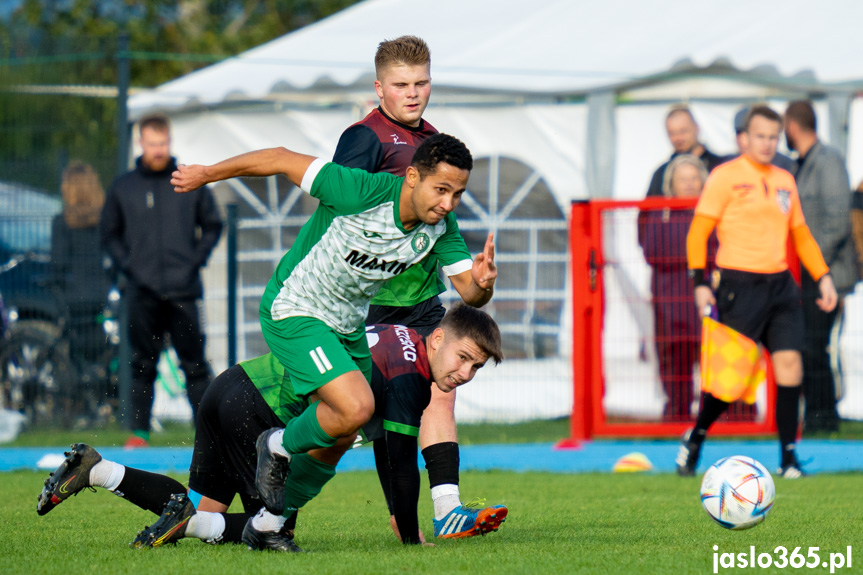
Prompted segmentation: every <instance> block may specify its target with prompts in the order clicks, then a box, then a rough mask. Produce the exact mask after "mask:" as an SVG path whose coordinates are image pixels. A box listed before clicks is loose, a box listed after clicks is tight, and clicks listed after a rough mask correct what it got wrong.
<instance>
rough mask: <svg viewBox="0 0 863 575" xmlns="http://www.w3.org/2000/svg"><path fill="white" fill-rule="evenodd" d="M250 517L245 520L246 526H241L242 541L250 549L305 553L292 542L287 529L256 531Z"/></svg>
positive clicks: (292, 539) (292, 537) (292, 538)
mask: <svg viewBox="0 0 863 575" xmlns="http://www.w3.org/2000/svg"><path fill="white" fill-rule="evenodd" d="M252 519H254V517H249V520H248V521H246V526H245V527H244V528H243V538H242V539H243V543H245V544H246V545H248V546H249V549H251V550H252V551H263V550H265V549H270V550H272V551H281V552H283V553H305V551H303V550H302V549H301V548H300V546H299V545H297V544H296V543H295V542H294V536H293V535H290V534H289V533H288V532H287V530H286V529H285V528H284V527H282V528H281V529H280V530H279V531H258V530H257V529H255V527H254V526H253V525H252Z"/></svg>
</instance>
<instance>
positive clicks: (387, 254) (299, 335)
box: [172, 134, 497, 515]
mask: <svg viewBox="0 0 863 575" xmlns="http://www.w3.org/2000/svg"><path fill="white" fill-rule="evenodd" d="M472 168H473V159H472V157H471V155H470V152H469V151H468V150H467V148H466V147H465V146H464V144H463V143H462V142H460V141H459V140H458V139H456V138H454V137H452V136H449V135H446V134H436V135H434V136H432V137H430V138H428V139H426V140H425V141H424V142H423V143H422V144H421V145H420V146H419V147H418V148H417V151H416V154H415V155H414V159H413V160H412V162H411V165H410V167H408V169H407V171H406V173H405V176H404V177H396V176H393V175H392V174H387V173H378V174H369V173H368V172H365V171H363V170H358V169H348V168H344V167H341V166H338V165H336V164H333V163H328V162H325V161H323V160H321V159H318V158H314V157H312V156H307V155H303V154H298V153H296V152H292V151H290V150H287V149H285V148H271V149H266V150H258V151H255V152H249V153H247V154H242V155H239V156H235V157H233V158H229V159H227V160H224V161H222V162H219V163H217V164H214V165H212V166H198V165H190V166H180V167H179V168H178V170H177V171H176V172H175V173H174V179H173V180H172V183H173V184H174V186H175V189H176V191H178V192H185V191H189V190H192V189H197V188H198V187H200V186H201V185H204V184H205V183H210V182H215V181H219V180H223V179H227V178H232V177H239V176H268V175H273V174H284V175H285V176H287V177H288V179H289V180H290V181H291V182H293V183H294V184H296V185H299V186H301V187H302V189H303V190H305V191H307V192H309V193H310V194H311V195H312V196H313V197H316V198H318V199H319V200H320V202H321V203H320V205H319V207H318V208H317V209H316V210H315V212H314V214H312V216H311V218H310V219H309V221H308V222H307V223H306V224H305V225H304V226H303V228H302V230H301V231H300V233H299V235H298V237H297V240H296V242H295V243H294V246H293V247H292V248H291V250H290V251H288V253H287V254H285V256H284V257H283V258H282V260H281V262H280V263H279V265H278V266H277V268H276V272H275V273H274V275H273V277H272V278H271V280H270V282H269V283H268V285H267V288H266V290H265V293H264V296H263V298H262V300H261V308H260V314H261V326H262V328H263V332H264V339H265V340H266V342H267V344H268V346H269V347H270V351H271V352H272V353H273V354H274V355H275V356H276V357H277V358H278V360H279V361H280V362H281V363H282V365H283V366H284V367H285V369H286V370H287V372H288V373H289V374H290V375H291V379H292V381H293V384H294V388H295V390H296V392H297V394H298V395H300V396H308V395H311V394H312V393H315V394H316V396H317V397H318V398H319V400H318V401H316V402H315V403H313V404H312V405H310V407H309V408H308V409H306V411H304V412H303V414H302V415H300V416H299V417H297V418H295V419H294V420H292V421H291V422H289V423H288V424H287V425H286V427H285V430H284V433H283V438H282V445H283V446H284V448H285V451H286V452H287V453H304V452H306V451H309V450H313V449H319V448H326V447H329V446H332V445H334V444H335V443H336V441H337V440H338V439H339V438H342V437H349V436H352V435H353V434H354V433H356V431H357V430H358V429H359V428H360V427H361V426H362V425H363V424H364V423H365V422H366V421H368V419H369V418H370V417H371V415H372V413H373V411H374V396H373V394H372V392H371V389H370V388H369V385H368V379H369V374H370V369H371V360H370V353H369V349H368V344H367V342H366V338H365V336H364V330H363V324H364V322H363V320H364V319H365V317H366V313H367V309H368V304H369V300H370V299H371V297H372V296H373V295H374V294H375V292H376V291H377V289H378V288H379V287H380V286H381V285H382V284H383V283H384V282H385V281H386V280H388V279H390V278H392V277H395V276H396V275H398V274H400V273H402V272H404V271H405V270H407V269H408V268H409V267H410V266H412V265H414V264H417V263H419V262H420V261H421V260H422V259H423V258H425V257H426V256H428V255H429V254H433V255H434V256H436V257H437V259H438V261H439V262H440V263H441V265H442V266H443V269H444V271H445V273H447V275H448V276H449V277H450V279H451V281H452V283H453V286H454V287H455V289H456V290H457V291H458V292H459V294H460V295H461V297H462V299H463V300H464V301H465V302H466V303H468V304H470V305H472V306H474V307H480V306H482V305H484V304H485V303H487V302H488V301H489V299H491V296H492V292H493V286H494V282H495V279H496V278H497V268H496V266H495V264H494V244H493V237H492V235H491V234H489V237H488V239H487V241H486V245H485V247H484V249H483V252H482V253H480V254H479V255H478V256H477V257H476V258H475V259H474V260H473V262H471V260H470V254H469V252H468V251H467V247H466V246H465V244H464V240H463V239H462V237H461V235H460V234H459V232H458V225H457V223H456V220H455V216H454V214H452V212H453V210H454V209H455V208H456V206H458V203H459V201H460V199H461V195H462V193H463V192H464V190H465V189H466V186H467V181H468V177H469V176H470V170H471V169H472ZM290 512H291V510H288V509H286V510H284V513H285V514H286V515H287V514H289V513H290Z"/></svg>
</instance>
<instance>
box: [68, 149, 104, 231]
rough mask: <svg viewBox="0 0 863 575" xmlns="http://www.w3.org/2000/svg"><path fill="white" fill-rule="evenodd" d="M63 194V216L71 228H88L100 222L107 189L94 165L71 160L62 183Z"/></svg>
mask: <svg viewBox="0 0 863 575" xmlns="http://www.w3.org/2000/svg"><path fill="white" fill-rule="evenodd" d="M60 192H61V194H62V195H63V218H64V219H65V220H66V224H67V225H68V226H69V227H70V228H87V227H92V226H95V225H96V224H98V223H99V217H100V215H101V213H102V206H103V205H104V204H105V190H103V189H102V183H101V182H100V181H99V174H97V173H96V170H94V169H93V166H91V165H90V164H86V163H84V162H81V161H77V160H73V161H71V162H69V165H68V166H66V169H65V170H63V181H62V182H61V184H60Z"/></svg>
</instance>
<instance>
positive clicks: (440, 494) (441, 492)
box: [431, 483, 461, 521]
mask: <svg viewBox="0 0 863 575" xmlns="http://www.w3.org/2000/svg"><path fill="white" fill-rule="evenodd" d="M431 496H432V502H433V503H434V518H435V519H437V520H438V521H440V520H441V519H443V518H444V517H445V516H446V514H447V513H449V512H450V511H452V510H453V509H455V508H456V507H458V506H459V505H461V496H460V495H459V492H458V485H456V484H454V483H444V484H443V485H435V486H434V487H432V488H431Z"/></svg>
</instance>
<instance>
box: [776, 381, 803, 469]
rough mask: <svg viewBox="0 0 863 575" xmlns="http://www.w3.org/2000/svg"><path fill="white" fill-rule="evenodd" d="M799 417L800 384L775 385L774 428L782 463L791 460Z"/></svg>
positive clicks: (795, 442) (792, 458) (793, 455)
mask: <svg viewBox="0 0 863 575" xmlns="http://www.w3.org/2000/svg"><path fill="white" fill-rule="evenodd" d="M799 418H800V386H799V385H798V386H797V387H785V386H783V385H777V386H776V429H777V431H778V432H779V446H780V447H779V448H780V451H781V458H782V465H783V466H784V465H785V464H786V463H791V462H793V460H794V458H795V446H796V444H797V424H798V423H799Z"/></svg>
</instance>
